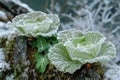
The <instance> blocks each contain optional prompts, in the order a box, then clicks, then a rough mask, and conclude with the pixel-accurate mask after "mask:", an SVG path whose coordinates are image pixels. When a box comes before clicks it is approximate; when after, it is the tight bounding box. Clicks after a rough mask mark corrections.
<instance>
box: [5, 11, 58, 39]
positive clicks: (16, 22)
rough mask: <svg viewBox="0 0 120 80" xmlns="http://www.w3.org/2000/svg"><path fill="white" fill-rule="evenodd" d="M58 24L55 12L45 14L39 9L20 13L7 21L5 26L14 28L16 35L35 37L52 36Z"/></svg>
mask: <svg viewBox="0 0 120 80" xmlns="http://www.w3.org/2000/svg"><path fill="white" fill-rule="evenodd" d="M59 25H60V20H59V17H58V16H57V15H56V14H46V13H43V12H41V11H35V12H31V13H26V14H21V15H18V16H16V17H15V18H13V20H12V21H11V22H8V23H7V25H6V27H8V28H10V29H11V30H15V31H16V34H17V35H18V36H27V37H36V36H38V35H40V36H44V37H46V36H49V37H50V36H52V35H53V34H55V33H56V32H57V30H58V27H59Z"/></svg>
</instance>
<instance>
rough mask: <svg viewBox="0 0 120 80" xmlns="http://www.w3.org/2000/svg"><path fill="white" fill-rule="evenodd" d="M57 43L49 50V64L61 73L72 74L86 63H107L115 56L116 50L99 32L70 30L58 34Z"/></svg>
mask: <svg viewBox="0 0 120 80" xmlns="http://www.w3.org/2000/svg"><path fill="white" fill-rule="evenodd" d="M57 38H58V40H59V43H58V44H56V45H55V46H54V47H52V48H50V50H49V54H48V57H49V59H50V62H51V63H52V64H53V65H55V67H56V68H57V69H58V70H60V71H62V72H69V73H71V74H72V73H74V72H75V71H76V70H77V69H80V68H81V66H82V65H83V64H86V63H94V62H100V63H107V62H109V61H111V60H112V59H113V58H114V57H115V55H116V48H115V46H114V44H112V43H111V42H110V41H106V38H105V36H104V35H102V34H101V33H99V32H85V33H83V32H80V31H79V30H75V29H70V30H65V31H61V32H59V33H58V37H57Z"/></svg>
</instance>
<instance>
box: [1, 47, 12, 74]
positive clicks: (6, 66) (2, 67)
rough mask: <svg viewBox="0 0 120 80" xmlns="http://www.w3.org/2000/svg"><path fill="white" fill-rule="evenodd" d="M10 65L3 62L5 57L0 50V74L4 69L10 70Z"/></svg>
mask: <svg viewBox="0 0 120 80" xmlns="http://www.w3.org/2000/svg"><path fill="white" fill-rule="evenodd" d="M9 66H10V65H9V64H8V63H6V62H5V56H4V52H3V49H0V72H1V71H5V70H6V69H10V67H9Z"/></svg>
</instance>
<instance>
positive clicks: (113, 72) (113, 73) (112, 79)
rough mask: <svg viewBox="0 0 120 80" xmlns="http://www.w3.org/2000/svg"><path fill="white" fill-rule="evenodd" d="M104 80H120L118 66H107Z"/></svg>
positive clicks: (119, 67)
mask: <svg viewBox="0 0 120 80" xmlns="http://www.w3.org/2000/svg"><path fill="white" fill-rule="evenodd" d="M104 80H120V66H119V65H116V64H112V65H109V69H108V70H107V72H106V73H105V79H104Z"/></svg>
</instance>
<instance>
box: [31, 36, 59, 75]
mask: <svg viewBox="0 0 120 80" xmlns="http://www.w3.org/2000/svg"><path fill="white" fill-rule="evenodd" d="M57 42H58V41H57V39H56V37H55V36H52V37H47V38H45V37H42V36H40V37H38V38H37V39H36V41H34V42H33V44H32V47H33V48H36V49H37V53H36V54H35V56H34V57H35V62H36V69H37V70H38V71H39V72H40V73H44V72H45V70H46V67H47V65H48V64H49V59H48V54H47V53H48V50H49V48H50V47H51V46H52V45H54V44H56V43H57Z"/></svg>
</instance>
